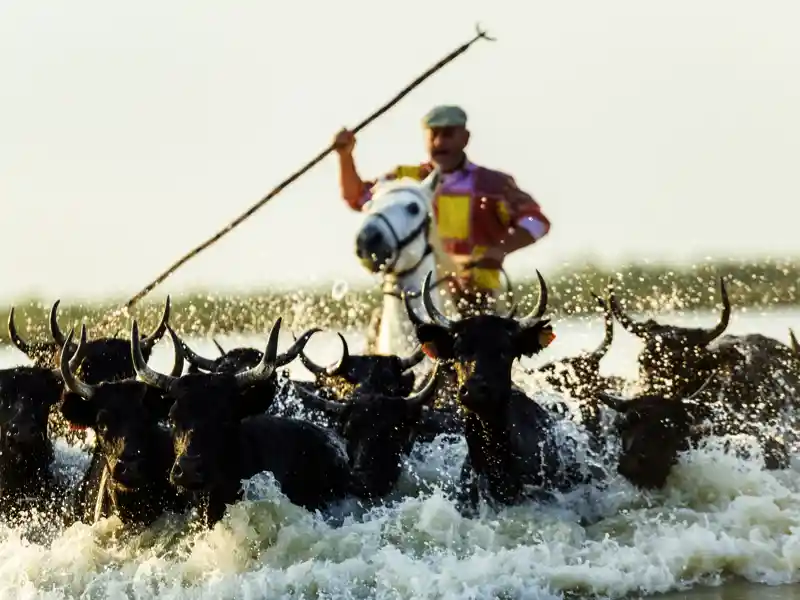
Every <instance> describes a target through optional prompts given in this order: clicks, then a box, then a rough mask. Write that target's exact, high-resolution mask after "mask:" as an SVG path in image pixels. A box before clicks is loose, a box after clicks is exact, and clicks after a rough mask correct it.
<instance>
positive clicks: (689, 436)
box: [597, 374, 714, 489]
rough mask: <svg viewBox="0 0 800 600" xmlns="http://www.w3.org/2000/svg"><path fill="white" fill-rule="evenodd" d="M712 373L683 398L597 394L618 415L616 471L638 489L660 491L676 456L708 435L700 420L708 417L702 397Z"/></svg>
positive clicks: (706, 407)
mask: <svg viewBox="0 0 800 600" xmlns="http://www.w3.org/2000/svg"><path fill="white" fill-rule="evenodd" d="M713 378H714V374H712V375H711V376H710V377H709V378H708V379H706V381H705V383H703V385H702V386H701V387H700V389H698V390H697V391H696V392H695V393H694V394H692V395H691V396H690V397H688V398H685V399H680V398H670V399H666V398H664V397H663V396H657V395H642V396H637V397H635V398H632V399H630V400H625V399H623V398H619V397H617V396H613V395H611V394H608V393H605V392H600V393H599V394H598V395H597V397H598V399H599V400H600V401H601V402H602V403H603V404H605V405H606V406H608V407H609V408H611V409H612V410H614V411H615V412H617V413H619V418H618V419H617V421H616V429H617V432H618V434H619V437H620V441H621V442H622V452H621V454H620V457H619V466H618V468H617V470H618V472H619V474H620V475H622V476H623V477H625V478H626V479H628V480H629V481H630V482H631V483H633V484H634V485H636V486H638V487H641V488H648V489H658V488H662V487H663V486H664V484H665V483H666V481H667V477H668V476H669V474H670V471H671V470H672V467H673V465H674V464H675V463H677V461H678V454H679V453H680V452H682V451H685V450H688V449H689V447H690V445H691V444H692V443H694V442H696V441H697V440H699V439H700V438H701V437H702V436H704V435H706V434H708V433H709V431H710V430H709V427H707V426H706V425H705V424H704V421H705V420H706V419H707V418H709V417H710V416H711V412H710V410H709V404H708V401H707V399H705V398H702V397H701V396H702V394H703V393H704V392H705V391H706V388H707V386H708V385H709V383H710V382H711V380H712V379H713Z"/></svg>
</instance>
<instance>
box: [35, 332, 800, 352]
mask: <svg viewBox="0 0 800 600" xmlns="http://www.w3.org/2000/svg"><path fill="white" fill-rule="evenodd" d="M789 342H790V343H791V344H792V351H793V352H794V353H795V354H800V343H798V342H797V338H796V337H795V335H794V331H792V330H791V329H789ZM23 352H24V350H23Z"/></svg>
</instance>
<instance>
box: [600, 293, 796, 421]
mask: <svg viewBox="0 0 800 600" xmlns="http://www.w3.org/2000/svg"><path fill="white" fill-rule="evenodd" d="M720 291H721V296H722V306H723V309H722V314H721V317H720V320H719V322H718V323H717V325H715V326H714V327H712V328H710V329H704V328H689V327H677V326H674V325H662V324H660V323H658V322H657V321H655V320H653V319H648V320H647V321H644V322H639V321H636V320H634V319H632V318H631V317H629V316H628V315H627V314H626V313H625V312H624V311H623V310H622V308H621V307H620V305H619V303H618V301H617V299H616V297H615V296H614V294H613V293H611V294H610V298H609V300H610V305H611V309H612V311H613V312H614V316H615V317H616V318H617V320H618V321H619V322H620V324H621V325H622V326H623V327H624V328H625V329H626V330H628V331H629V332H630V333H633V334H634V335H636V336H637V337H639V339H641V340H642V342H644V347H643V348H642V350H641V352H640V353H639V357H638V363H639V379H640V384H641V387H642V392H643V393H644V394H647V395H655V396H665V397H669V398H685V397H687V396H690V395H692V394H693V393H695V392H696V391H697V390H698V389H699V388H700V387H701V386H702V385H703V383H704V382H705V381H707V380H708V379H709V377H710V376H711V375H712V374H716V377H714V379H713V382H712V383H711V385H712V388H713V389H712V390H710V391H717V392H719V393H721V394H722V395H723V396H724V398H725V401H726V402H727V403H729V404H730V405H731V406H732V407H733V408H734V409H735V410H736V411H737V412H738V414H739V415H740V416H741V417H742V418H743V419H751V420H752V419H758V420H762V419H764V418H768V419H772V420H775V419H777V418H779V415H780V414H781V412H782V411H784V409H787V408H790V407H792V406H793V405H794V403H795V399H796V398H797V396H798V393H800V360H798V356H797V354H796V353H795V352H793V351H792V350H791V349H790V348H789V347H788V346H786V345H784V344H782V343H780V342H778V341H777V340H774V339H772V338H768V337H766V336H763V335H760V334H750V335H743V336H739V335H723V333H724V332H725V330H726V328H727V327H728V323H729V322H730V316H731V305H730V301H729V300H728V293H727V290H726V288H725V282H724V281H722V280H720ZM764 406H765V407H766V408H764Z"/></svg>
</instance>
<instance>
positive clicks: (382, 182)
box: [373, 177, 459, 284]
mask: <svg viewBox="0 0 800 600" xmlns="http://www.w3.org/2000/svg"><path fill="white" fill-rule="evenodd" d="M419 187H420V182H419V181H417V180H416V179H412V178H411V177H400V178H398V179H379V180H378V181H376V182H375V185H374V186H373V194H375V193H380V194H381V195H383V194H386V193H389V192H393V191H396V190H401V189H407V188H419ZM428 242H429V243H430V245H431V248H433V256H434V258H435V259H436V279H441V278H442V277H447V276H449V275H456V274H457V273H458V272H459V268H458V265H457V264H456V262H455V261H454V260H453V258H452V257H451V256H450V255H449V254H448V253H447V252H445V251H444V248H443V247H442V240H441V238H440V237H439V228H438V227H437V226H436V215H435V214H434V212H433V210H431V227H430V231H429V232H428ZM421 283H422V282H420V284H421Z"/></svg>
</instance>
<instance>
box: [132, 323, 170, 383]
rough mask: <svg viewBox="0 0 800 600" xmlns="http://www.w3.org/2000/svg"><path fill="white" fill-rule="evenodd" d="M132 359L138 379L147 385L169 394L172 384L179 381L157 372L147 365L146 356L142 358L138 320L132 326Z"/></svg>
mask: <svg viewBox="0 0 800 600" xmlns="http://www.w3.org/2000/svg"><path fill="white" fill-rule="evenodd" d="M176 352H177V350H176ZM131 358H132V359H133V368H134V369H135V370H136V375H137V377H139V379H140V380H141V381H143V382H145V383H146V384H147V385H151V386H153V387H155V388H158V389H160V390H163V391H165V392H168V391H169V389H170V387H171V386H172V384H173V383H175V382H176V381H177V380H178V378H177V377H172V376H171V375H164V374H163V373H159V372H157V371H155V370H154V369H152V368H150V366H149V365H148V364H147V361H146V360H145V359H144V356H142V340H141V339H140V338H139V324H138V323H137V322H136V319H134V320H133V324H132V325H131Z"/></svg>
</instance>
